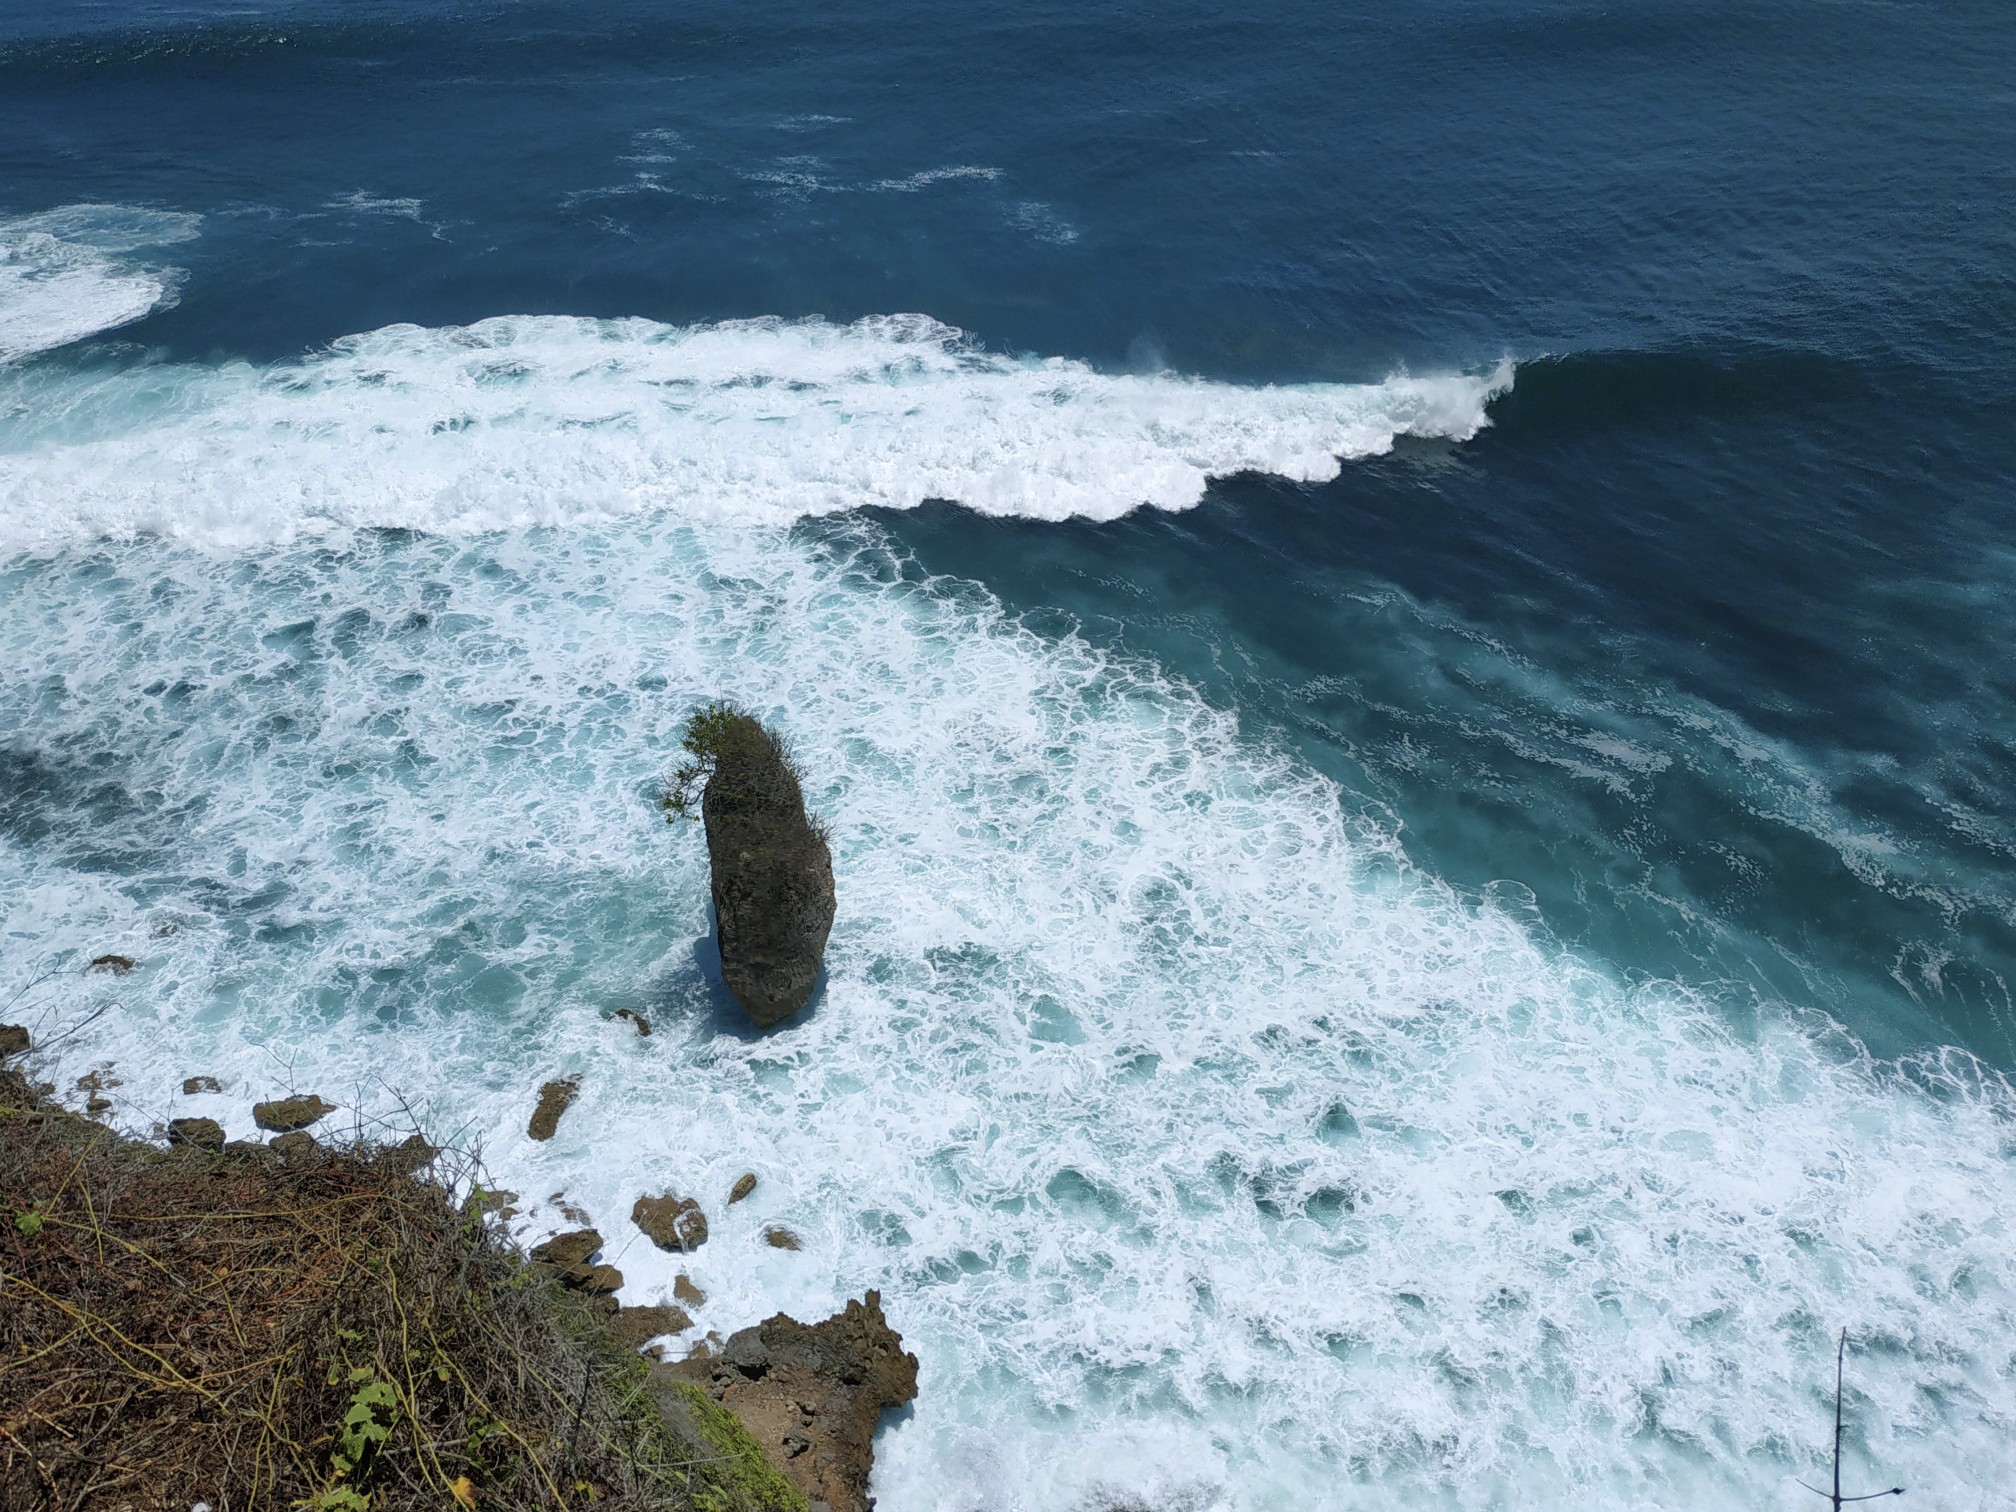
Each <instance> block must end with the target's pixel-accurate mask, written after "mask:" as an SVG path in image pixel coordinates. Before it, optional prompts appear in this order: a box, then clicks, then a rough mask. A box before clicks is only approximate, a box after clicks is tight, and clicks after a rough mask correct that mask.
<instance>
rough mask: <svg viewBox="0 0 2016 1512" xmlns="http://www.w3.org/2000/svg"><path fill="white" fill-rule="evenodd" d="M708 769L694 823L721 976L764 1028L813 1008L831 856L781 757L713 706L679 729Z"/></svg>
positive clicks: (828, 922)
mask: <svg viewBox="0 0 2016 1512" xmlns="http://www.w3.org/2000/svg"><path fill="white" fill-rule="evenodd" d="M686 744H687V749H688V750H690V751H692V752H693V753H694V755H695V756H696V757H698V758H699V759H700V760H701V761H703V762H705V763H707V765H708V770H707V786H706V789H705V791H704V792H703V793H702V795H701V800H700V817H701V819H702V820H703V822H704V823H705V825H706V829H707V859H708V863H709V865H710V867H711V868H712V871H713V876H714V915H715V920H716V926H717V932H718V937H719V941H720V946H721V977H722V980H723V981H724V982H725V983H726V984H727V987H728V990H729V992H730V993H732V994H734V997H735V1001H736V1002H738V1003H740V1004H741V1005H742V1011H743V1012H745V1013H747V1014H748V1015H749V1017H750V1018H752V1019H754V1020H755V1021H756V1023H757V1024H759V1025H761V1026H762V1027H764V1028H766V1029H767V1028H769V1027H770V1026H771V1025H773V1024H778V1023H782V1022H783V1021H784V1020H785V1019H787V1018H789V1017H790V1016H791V1015H792V1014H794V1013H796V1012H797V1011H798V1010H799V1009H801V1008H803V1007H804V1006H805V1005H806V1004H807V1003H808V1002H810V1001H811V1000H812V993H813V989H814V988H816V987H817V986H818V985H819V969H820V965H821V963H822V962H823V960H824V957H825V954H826V937H827V935H828V934H829V933H830V932H831V931H832V928H833V856H832V852H831V851H829V850H828V849H827V846H826V840H825V837H824V836H823V835H821V834H820V832H819V829H818V827H817V826H816V825H814V824H813V823H812V819H811V816H810V815H808V814H807V813H806V812H805V794H804V792H803V790H802V789H801V788H800V787H799V784H798V774H797V772H796V771H795V770H794V769H793V768H792V765H791V758H790V754H789V752H787V751H786V750H785V748H784V744H783V742H782V741H781V740H779V739H778V738H777V736H776V735H774V734H773V733H771V732H770V731H769V730H766V729H765V728H764V727H763V726H762V725H761V724H760V723H759V722H758V721H757V720H756V719H754V718H753V717H751V716H750V715H748V714H745V713H743V712H742V711H741V710H739V709H732V708H729V707H727V706H726V705H715V706H714V707H712V708H710V709H704V710H702V711H701V712H700V713H699V714H697V715H695V716H694V717H693V719H692V720H691V721H690V722H689V723H688V725H687V736H686Z"/></svg>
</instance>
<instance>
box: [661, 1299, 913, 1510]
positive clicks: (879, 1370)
mask: <svg viewBox="0 0 2016 1512" xmlns="http://www.w3.org/2000/svg"><path fill="white" fill-rule="evenodd" d="M661 1368H662V1369H664V1370H666V1371H668V1372H671V1373H674V1374H676V1375H679V1376H683V1377H684V1378H686V1379H688V1380H691V1381H694V1382H696V1383H698V1384H699V1385H701V1386H702V1387H704V1388H705V1390H706V1392H707V1394H708V1395H709V1396H711V1397H712V1398H713V1399H714V1400H715V1401H717V1402H720V1403H721V1404H722V1405H723V1406H724V1407H727V1408H728V1409H729V1410H730V1411H732V1412H733V1413H734V1414H735V1415H736V1417H738V1418H740V1419H741V1420H742V1422H743V1424H744V1425H745V1426H746V1427H747V1428H748V1430H749V1432H750V1435H751V1436H752V1437H753V1438H754V1439H755V1440H756V1442H757V1443H759V1444H761V1445H762V1446H763V1448H764V1450H765V1451H766V1452H767V1453H768V1454H769V1455H770V1457H771V1459H772V1460H773V1461H775V1462H776V1464H777V1465H778V1466H779V1467H780V1468H781V1469H782V1470H783V1472H784V1473H785V1475H787V1476H789V1477H790V1479H791V1480H792V1482H793V1483H794V1484H795V1485H796V1486H797V1487H798V1489H799V1490H801V1491H803V1492H804V1493H805V1497H806V1500H807V1501H808V1502H809V1503H810V1504H811V1506H812V1507H813V1508H814V1509H815V1512H816V1509H817V1508H818V1507H819V1506H820V1505H821V1504H822V1503H823V1504H824V1505H825V1506H826V1507H827V1508H828V1509H830V1512H868V1509H869V1507H870V1506H871V1505H872V1503H871V1502H870V1500H869V1497H868V1471H869V1467H870V1466H871V1465H872V1464H873V1462H874V1438H875V1426H876V1424H877V1423H878V1422H879V1421H880V1420H881V1417H882V1413H883V1411H884V1410H885V1409H886V1408H890V1407H901V1406H902V1405H903V1404H904V1403H906V1402H908V1401H910V1400H912V1399H913V1398H914V1397H915V1396H916V1395H917V1357H916V1356H915V1355H913V1354H907V1353H905V1352H904V1349H903V1339H902V1336H901V1335H900V1334H898V1333H897V1332H896V1330H895V1329H893V1328H891V1327H890V1326H889V1321H888V1319H886V1318H885V1317H883V1316H882V1297H881V1294H880V1293H878V1292H872V1291H871V1292H869V1293H868V1295H867V1297H866V1298H865V1299H863V1300H862V1301H859V1302H849V1303H848V1304H847V1309H846V1311H845V1312H842V1313H839V1314H837V1315H836V1316H834V1317H831V1318H828V1319H827V1320H826V1321H825V1322H823V1323H812V1324H807V1323H800V1322H799V1321H798V1320H797V1319H796V1318H791V1317H787V1316H786V1315H785V1314H783V1313H779V1314H777V1315H776V1316H775V1317H773V1318H770V1319H768V1320H767V1321H765V1322H763V1323H760V1324H758V1325H757V1326H756V1327H754V1328H745V1329H743V1330H742V1331H741V1332H739V1333H736V1334H731V1335H730V1336H729V1338H728V1342H727V1343H726V1345H725V1346H723V1348H722V1350H721V1352H720V1353H719V1354H718V1355H708V1356H696V1357H695V1358H692V1359H688V1360H684V1361H681V1362H680V1363H679V1364H677V1365H672V1366H665V1367H661Z"/></svg>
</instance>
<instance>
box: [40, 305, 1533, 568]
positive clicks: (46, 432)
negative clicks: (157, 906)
mask: <svg viewBox="0 0 2016 1512" xmlns="http://www.w3.org/2000/svg"><path fill="white" fill-rule="evenodd" d="M31 381H32V382H33V383H34V384H35V385H37V386H36V387H35V388H34V389H33V390H32V393H30V392H29V391H26V390H22V391H20V392H17V393H16V394H14V395H9V394H8V393H7V392H6V391H5V389H4V387H0V414H7V413H8V412H10V411H11V412H12V413H11V418H9V419H7V420H5V421H0V448H4V451H0V543H11V544H17V545H18V544H24V543H29V542H35V541H49V540H52V539H60V538H65V537H71V536H75V535H77V534H80V533H87V534H88V533H96V532H106V533H111V534H133V533H136V532H142V531H146V532H159V533H163V534H169V535H179V536H192V537H207V538H211V539H218V540H252V539H272V538H285V537H287V536H289V535H291V534H293V533H295V532H297V531H299V530H301V529H304V528H310V529H312V528H316V527H320V526H327V525H332V524H333V525H408V526H418V527H422V528H425V529H429V530H456V531H460V530H472V529H495V528H504V527H516V526H523V525H532V524H565V523H570V522H572V523H580V522H584V521H589V520H596V519H610V518H614V517H617V516H622V515H627V514H631V513H634V512H637V511H645V510H663V511H667V512H669V513H671V514H673V515H675V516H677V517H678V518H681V519H685V520H690V521H696V522H698V521H738V522H746V523H765V522H769V523H777V522H784V521H788V520H791V519H794V518H798V517H801V516H805V515H818V514H827V513H832V512H834V511H838V510H847V509H854V508H858V507H862V506H867V505H878V506H882V507H887V508H899V509H900V508H910V507H912V506H915V505H917V504H920V503H922V502H923V501H925V500H927V499H950V500H955V501H957V502H959V503H961V504H963V505H965V506H966V507H968V508H970V509H974V510H977V511H980V512H982V513H987V514H998V515H1016V516H1021V517H1025V518H1037V519H1053V520H1054V519H1064V518H1067V517H1070V516H1087V517H1091V518H1094V519H1110V518H1113V517H1115V516H1118V515H1121V514H1124V513H1126V512H1127V511H1129V510H1131V509H1134V508H1136V507H1138V506H1141V505H1149V506H1152V507H1155V508H1160V509H1182V508H1186V507H1188V506H1190V505H1192V504H1195V503H1196V502H1197V501H1198V499H1199V498H1201V497H1202V495H1203V491H1204V485H1205V481H1206V479H1208V478H1210V477H1213V476H1221V475H1225V474H1230V473H1236V472H1241V471H1248V470H1251V471H1261V472H1269V473H1275V474H1279V475H1281V476H1284V477H1288V478H1294V479H1300V480H1320V479H1327V478H1332V477H1335V476H1336V474H1337V471H1338V467H1339V462H1340V459H1344V458H1352V457H1362V456H1367V455H1371V454H1375V453H1379V452H1384V451H1386V450H1388V449H1389V448H1390V447H1391V446H1392V444H1393V441H1394V439H1395V438H1396V437H1398V436H1401V435H1410V434H1411V435H1433V436H1447V437H1454V438H1457V439H1464V438H1467V437H1469V436H1472V435H1474V434H1475V433H1476V432H1477V430H1478V429H1479V428H1480V427H1482V426H1483V425H1484V424H1485V423H1486V417H1485V404H1486V401H1487V400H1488V399H1489V398H1490V397H1491V395H1493V394H1494V393H1496V392H1499V391H1501V390H1503V389H1504V388H1506V387H1507V386H1509V384H1510V382H1511V368H1510V366H1509V364H1508V365H1505V366H1503V367H1501V368H1500V369H1499V370H1498V371H1497V372H1495V373H1491V374H1488V375H1483V376H1460V375H1458V376H1446V377H1427V378H1415V377H1407V376H1398V377H1394V378H1389V379H1387V380H1386V381H1385V382H1383V383H1373V384H1310V385H1303V386H1297V387H1265V388H1259V387H1241V386H1237V385H1233V384H1226V383H1213V382H1206V381H1203V380H1200V379H1192V378H1183V377H1177V376H1173V375H1161V376H1150V377H1143V376H1116V375H1109V374H1102V373H1099V372H1096V371H1094V370H1093V369H1092V368H1090V367H1089V366H1087V365H1086V364H1084V363H1081V362H1074V361H1068V360H1065V359H1062V358H1048V359H1035V358H1018V357H1008V356H1002V355H999V354H996V353H990V352H987V351H983V350H981V349H979V348H978V347H976V346H974V345H973V344H971V343H970V342H968V341H966V340H965V339H964V338H962V337H961V335H960V333H958V332H957V331H954V330H952V329H950V328H949V327H946V326H943V325H940V324H938V323H937V322H935V321H932V320H929V319H926V318H925V317H923V316H892V317H884V318H877V319H872V320H865V321H861V322H859V323H857V324H854V325H849V326H836V325H829V324H826V323H824V322H819V321H799V322H787V321H782V320H754V321H734V322H727V323H723V324H719V325H708V326H693V327H675V326H665V325H656V324H653V323H651V322H648V321H641V320H618V321H597V320H580V319H567V318H557V317H539V318H533V317H512V318H503V319H496V320H487V321H484V322H482V323H481V324H478V325H475V326H470V327H466V328H457V329H446V330H429V329H422V328H420V327H417V326H395V327H390V328H387V329H385V330H381V331H375V332H372V333H370V334H368V335H363V336H357V337H352V338H349V339H347V340H345V341H342V342H339V343H337V344H336V346H335V347H333V348H332V349H331V350H329V351H328V352H326V353H323V354H320V355H317V356H314V357H312V358H309V359H307V360H305V361H301V362H295V363H287V364H282V365H279V366H275V367H264V368H255V367H251V366H246V365H240V366H235V367H230V368H226V369H224V370H222V371H219V370H216V369H212V368H185V369H166V368H149V369H145V370H142V371H139V372H135V373H131V374H125V375H119V376H115V377H110V378H98V379H92V380H89V381H88V382H86V381H73V380H61V381H59V380H57V379H54V378H50V377H46V376H41V375H37V376H35V377H34V378H33V379H32V380H30V379H23V380H20V382H21V383H28V382H31ZM17 388H18V385H17ZM10 400H11V401H12V402H11V403H10V402H9V401H10Z"/></svg>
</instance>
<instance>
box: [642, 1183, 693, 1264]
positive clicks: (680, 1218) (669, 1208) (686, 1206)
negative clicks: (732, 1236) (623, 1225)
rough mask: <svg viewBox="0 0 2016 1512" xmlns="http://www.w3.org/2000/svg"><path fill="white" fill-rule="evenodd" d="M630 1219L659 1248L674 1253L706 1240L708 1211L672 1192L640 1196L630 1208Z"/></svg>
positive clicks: (689, 1248)
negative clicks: (654, 1195)
mask: <svg viewBox="0 0 2016 1512" xmlns="http://www.w3.org/2000/svg"><path fill="white" fill-rule="evenodd" d="M630 1221H631V1222H632V1223H634V1224H636V1225H637V1227H639V1228H640V1229H642V1230H644V1232H645V1234H646V1235H647V1236H648V1237H649V1238H650V1240H651V1242H652V1243H653V1244H655V1245H657V1246H658V1248H660V1249H662V1250H671V1251H672V1252H673V1253H675V1254H679V1253H683V1252H684V1251H686V1250H696V1249H698V1248H700V1246H701V1245H703V1244H705V1243H706V1242H707V1215H706V1214H705V1213H703V1212H701V1211H700V1204H699V1203H697V1202H695V1201H694V1200H693V1199H692V1198H691V1197H680V1196H676V1195H674V1194H673V1193H671V1192H667V1193H665V1194H664V1195H663V1196H660V1197H639V1198H638V1199H637V1201H636V1204H635V1205H634V1206H633V1207H632V1208H631V1209H630Z"/></svg>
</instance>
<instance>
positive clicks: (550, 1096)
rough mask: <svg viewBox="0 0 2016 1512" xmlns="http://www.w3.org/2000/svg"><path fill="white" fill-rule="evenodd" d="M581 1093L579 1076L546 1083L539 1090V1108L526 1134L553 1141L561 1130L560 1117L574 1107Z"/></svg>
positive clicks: (533, 1111) (534, 1110)
mask: <svg viewBox="0 0 2016 1512" xmlns="http://www.w3.org/2000/svg"><path fill="white" fill-rule="evenodd" d="M580 1092H581V1078H580V1077H578V1076H570V1077H568V1078H566V1079H565V1080H564V1081H550V1082H548V1083H546V1085H545V1086H543V1087H541V1088H540V1089H539V1106H538V1107H536V1108H534V1109H533V1110H532V1122H531V1124H530V1125H529V1126H528V1127H527V1128H526V1131H525V1132H526V1133H528V1134H530V1135H531V1136H532V1137H533V1138H534V1139H551V1138H552V1137H553V1135H554V1134H555V1133H556V1132H557V1131H558V1130H559V1128H560V1115H561V1114H563V1113H565V1112H566V1111H567V1110H568V1109H569V1108H570V1107H572V1106H573V1105H574V1099H575V1098H576V1097H577V1096H578V1095H579V1094H580Z"/></svg>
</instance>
